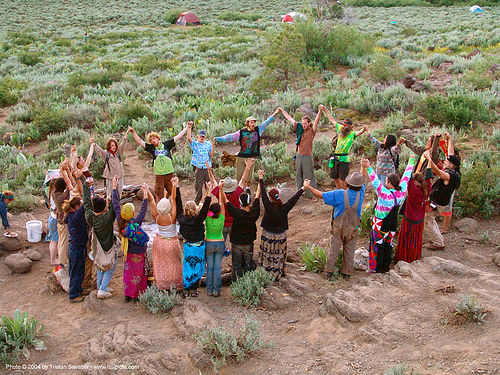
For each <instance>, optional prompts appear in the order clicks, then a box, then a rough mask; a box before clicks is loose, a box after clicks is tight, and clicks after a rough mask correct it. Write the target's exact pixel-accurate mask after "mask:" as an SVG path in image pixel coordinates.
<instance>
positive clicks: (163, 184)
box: [155, 173, 174, 202]
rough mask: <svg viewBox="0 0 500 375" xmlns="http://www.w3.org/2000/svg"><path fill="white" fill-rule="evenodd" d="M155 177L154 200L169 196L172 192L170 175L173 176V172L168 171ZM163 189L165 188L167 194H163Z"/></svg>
mask: <svg viewBox="0 0 500 375" xmlns="http://www.w3.org/2000/svg"><path fill="white" fill-rule="evenodd" d="M155 177H156V181H155V195H156V201H157V202H159V201H160V199H162V198H164V197H166V198H169V197H170V195H171V194H172V177H174V174H173V173H169V174H163V175H159V176H155ZM165 189H167V195H165Z"/></svg>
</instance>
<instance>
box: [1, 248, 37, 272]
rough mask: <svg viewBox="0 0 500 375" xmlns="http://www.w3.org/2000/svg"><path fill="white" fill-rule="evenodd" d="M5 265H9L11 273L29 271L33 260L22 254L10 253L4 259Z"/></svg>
mask: <svg viewBox="0 0 500 375" xmlns="http://www.w3.org/2000/svg"><path fill="white" fill-rule="evenodd" d="M4 262H5V265H6V266H7V267H9V269H10V271H11V272H12V273H25V272H29V271H31V267H32V266H33V262H32V261H31V260H29V259H28V258H27V257H26V255H24V254H19V253H17V254H11V255H9V256H8V257H6V258H5V260H4Z"/></svg>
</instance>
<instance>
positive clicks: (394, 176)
mask: <svg viewBox="0 0 500 375" xmlns="http://www.w3.org/2000/svg"><path fill="white" fill-rule="evenodd" d="M387 181H389V182H390V183H391V185H392V186H394V189H396V190H401V186H399V183H400V182H401V179H400V178H399V176H398V175H397V174H396V173H389V174H388V175H387Z"/></svg>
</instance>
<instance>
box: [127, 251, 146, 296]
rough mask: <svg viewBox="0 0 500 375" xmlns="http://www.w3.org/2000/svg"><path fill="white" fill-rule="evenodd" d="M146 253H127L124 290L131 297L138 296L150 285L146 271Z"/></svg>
mask: <svg viewBox="0 0 500 375" xmlns="http://www.w3.org/2000/svg"><path fill="white" fill-rule="evenodd" d="M144 258H145V256H144V254H130V253H128V254H127V259H126V260H125V263H124V264H123V292H124V293H125V295H126V296H128V297H130V298H137V297H139V294H141V293H142V292H143V291H144V290H146V287H147V285H148V278H147V276H146V273H145V272H144Z"/></svg>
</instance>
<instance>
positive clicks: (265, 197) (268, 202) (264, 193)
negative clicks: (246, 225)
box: [257, 169, 272, 211]
mask: <svg viewBox="0 0 500 375" xmlns="http://www.w3.org/2000/svg"><path fill="white" fill-rule="evenodd" d="M257 174H258V175H259V188H260V192H261V195H262V204H263V205H264V208H265V209H266V211H267V210H270V209H271V208H272V203H271V200H270V199H269V196H268V195H267V191H266V185H265V184H264V171H263V170H262V169H261V170H259V171H258V172H257Z"/></svg>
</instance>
